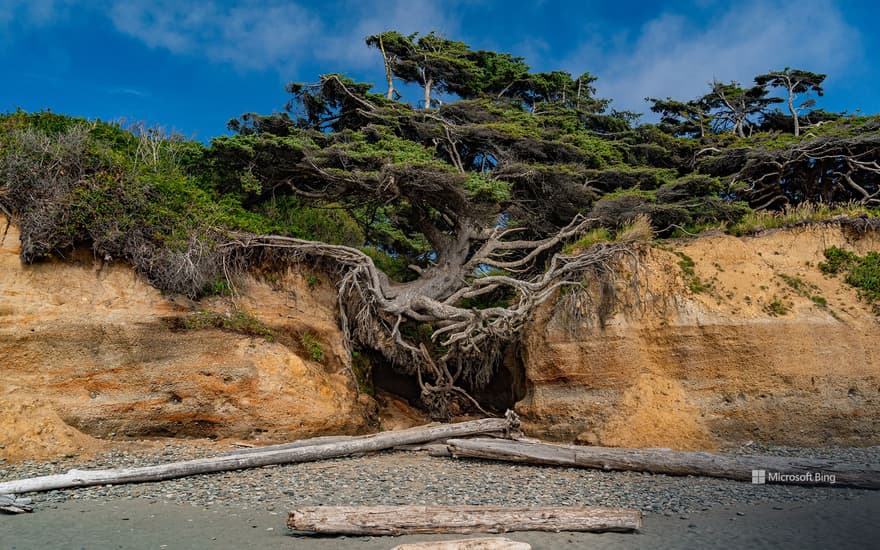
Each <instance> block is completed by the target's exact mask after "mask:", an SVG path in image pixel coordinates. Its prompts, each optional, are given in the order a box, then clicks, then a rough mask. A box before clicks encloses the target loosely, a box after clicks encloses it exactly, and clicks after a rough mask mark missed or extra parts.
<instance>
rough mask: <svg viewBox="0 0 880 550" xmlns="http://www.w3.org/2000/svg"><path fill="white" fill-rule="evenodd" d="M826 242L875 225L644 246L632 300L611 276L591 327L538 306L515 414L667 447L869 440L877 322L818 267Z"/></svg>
mask: <svg viewBox="0 0 880 550" xmlns="http://www.w3.org/2000/svg"><path fill="white" fill-rule="evenodd" d="M830 246H839V247H843V248H846V249H849V250H852V251H855V252H858V253H860V254H864V253H865V252H867V251H872V250H873V251H877V250H880V236H878V235H877V234H876V233H868V234H856V233H853V232H851V231H844V230H842V229H841V228H840V227H838V226H835V225H827V226H811V227H802V228H794V229H787V230H778V231H772V232H767V233H764V234H762V235H759V236H755V237H744V238H738V237H733V236H729V235H723V234H718V235H712V236H706V237H702V238H699V239H695V240H688V241H683V242H680V243H677V244H674V245H671V246H669V247H667V248H666V249H661V248H658V247H653V248H649V249H646V250H645V251H644V252H643V253H642V254H641V258H640V273H641V275H642V278H641V282H640V284H639V292H638V298H639V300H638V302H636V300H634V299H633V296H632V295H631V294H628V293H627V290H626V289H623V288H619V289H618V297H624V298H626V299H623V300H619V301H618V302H617V304H616V305H615V307H614V308H613V310H612V311H611V313H610V314H609V315H608V316H607V319H605V323H604V325H603V323H601V322H600V320H599V319H598V318H597V316H596V315H595V314H594V313H592V312H590V311H584V312H582V313H584V317H583V318H581V319H579V320H573V317H572V316H571V315H570V314H569V313H568V311H567V310H566V311H564V310H563V307H562V304H561V302H560V303H557V304H549V305H547V306H546V307H544V308H543V309H542V310H541V311H540V313H539V315H538V316H537V318H536V320H535V322H534V323H533V324H532V326H531V328H530V330H529V331H528V333H527V335H526V344H525V346H524V361H525V369H526V378H527V379H528V384H529V387H528V392H527V395H526V397H525V399H523V400H522V401H521V402H520V403H519V404H518V405H517V409H518V411H519V412H520V413H521V414H522V415H523V416H524V418H525V420H526V425H527V427H528V428H529V429H530V430H531V431H532V432H534V433H543V434H544V435H546V436H550V437H554V438H557V439H562V440H575V441H579V442H583V443H592V444H604V445H621V446H648V447H673V448H682V449H713V448H717V447H719V446H727V445H735V444H742V443H746V442H748V441H756V442H762V443H774V444H783V445H805V446H821V445H831V444H839V445H876V444H878V443H880V351H878V347H877V342H878V341H880V323H878V317H877V316H876V315H875V314H874V312H873V311H872V309H871V307H870V306H869V305H868V304H865V303H864V302H862V301H860V300H859V298H858V294H857V292H856V290H855V289H853V288H852V287H850V286H848V285H847V284H846V283H844V281H843V278H842V277H839V276H838V277H828V276H825V275H823V274H822V272H821V271H820V270H819V268H818V264H819V263H820V262H822V261H824V259H825V258H824V255H823V251H824V250H825V249H826V248H828V247H830ZM690 264H692V265H690ZM689 271H692V273H689Z"/></svg>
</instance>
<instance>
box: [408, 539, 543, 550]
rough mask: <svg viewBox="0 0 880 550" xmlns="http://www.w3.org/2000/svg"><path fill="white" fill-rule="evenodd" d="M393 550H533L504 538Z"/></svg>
mask: <svg viewBox="0 0 880 550" xmlns="http://www.w3.org/2000/svg"><path fill="white" fill-rule="evenodd" d="M391 550H532V545H531V544H529V543H527V542H517V541H515V540H510V539H507V538H504V537H481V538H477V539H458V540H438V541H434V542H413V543H411V544H398V545H397V546H395V547H394V548H392V549H391Z"/></svg>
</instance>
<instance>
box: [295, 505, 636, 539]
mask: <svg viewBox="0 0 880 550" xmlns="http://www.w3.org/2000/svg"><path fill="white" fill-rule="evenodd" d="M287 526H288V527H290V528H291V529H293V530H294V531H300V532H308V533H319V534H325V535H331V534H332V535H417V534H431V533H464V534H468V533H507V532H510V531H591V532H604V531H619V532H627V531H635V530H637V529H640V528H641V526H642V514H641V512H639V511H638V510H629V509H626V508H602V507H593V506H558V507H536V508H530V507H524V506H516V507H505V506H310V507H305V508H298V509H296V510H294V511H292V512H290V514H289V515H288V517H287Z"/></svg>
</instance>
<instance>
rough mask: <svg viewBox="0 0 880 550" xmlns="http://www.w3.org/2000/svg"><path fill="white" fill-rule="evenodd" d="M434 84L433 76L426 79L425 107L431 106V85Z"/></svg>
mask: <svg viewBox="0 0 880 550" xmlns="http://www.w3.org/2000/svg"><path fill="white" fill-rule="evenodd" d="M433 85H434V79H433V78H426V79H425V109H430V108H431V87H432V86H433Z"/></svg>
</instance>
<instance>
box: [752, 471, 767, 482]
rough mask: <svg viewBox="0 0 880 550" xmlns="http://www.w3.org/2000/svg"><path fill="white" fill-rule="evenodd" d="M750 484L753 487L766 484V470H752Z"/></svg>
mask: <svg viewBox="0 0 880 550" xmlns="http://www.w3.org/2000/svg"><path fill="white" fill-rule="evenodd" d="M752 483H754V484H755V485H764V484H765V483H767V470H752Z"/></svg>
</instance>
